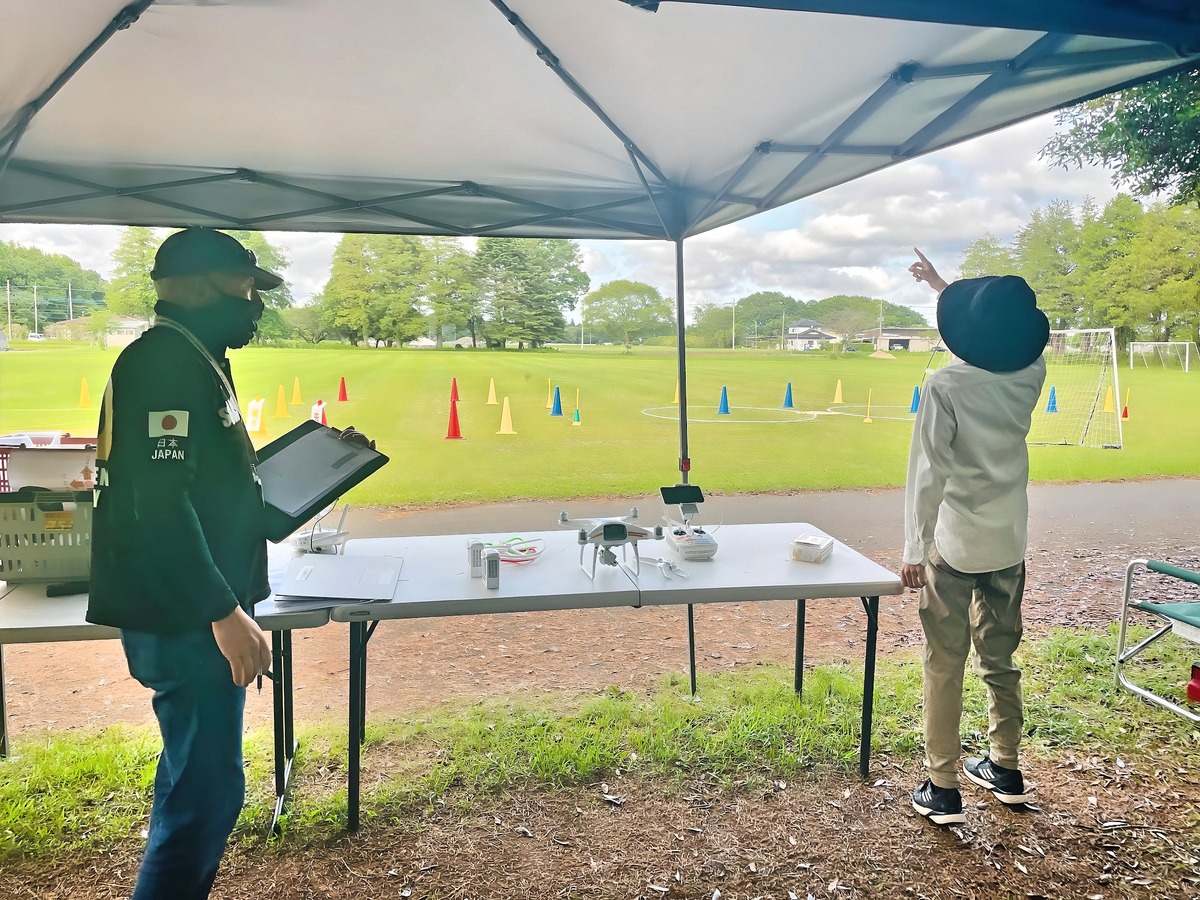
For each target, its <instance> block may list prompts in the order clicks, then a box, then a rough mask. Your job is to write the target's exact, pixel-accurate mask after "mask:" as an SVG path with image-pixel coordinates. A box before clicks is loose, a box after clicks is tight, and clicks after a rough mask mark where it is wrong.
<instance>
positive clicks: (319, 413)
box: [308, 400, 329, 425]
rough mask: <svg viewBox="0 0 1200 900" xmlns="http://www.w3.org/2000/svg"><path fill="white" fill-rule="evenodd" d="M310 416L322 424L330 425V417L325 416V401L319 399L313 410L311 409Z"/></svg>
mask: <svg viewBox="0 0 1200 900" xmlns="http://www.w3.org/2000/svg"><path fill="white" fill-rule="evenodd" d="M308 417H309V418H310V419H312V420H313V421H314V422H320V423H321V424H322V425H328V424H329V419H327V418H325V401H324V400H318V401H317V402H316V403H314V404H313V407H312V410H310V412H309V414H308Z"/></svg>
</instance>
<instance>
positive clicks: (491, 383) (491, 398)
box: [487, 378, 500, 406]
mask: <svg viewBox="0 0 1200 900" xmlns="http://www.w3.org/2000/svg"><path fill="white" fill-rule="evenodd" d="M487 405H488V406H499V405H500V404H499V403H497V402H496V379H495V378H489V379H488V398H487Z"/></svg>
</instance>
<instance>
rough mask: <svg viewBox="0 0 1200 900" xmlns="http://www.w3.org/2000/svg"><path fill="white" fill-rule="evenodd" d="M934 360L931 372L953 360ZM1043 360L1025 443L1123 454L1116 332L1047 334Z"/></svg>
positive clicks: (941, 357)
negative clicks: (1041, 382) (1043, 378)
mask: <svg viewBox="0 0 1200 900" xmlns="http://www.w3.org/2000/svg"><path fill="white" fill-rule="evenodd" d="M939 346H942V345H939ZM934 355H935V357H937V359H936V360H935V361H934V362H933V363H932V366H933V367H934V368H941V367H942V366H944V365H946V364H948V363H949V362H950V360H952V359H953V358H954V357H953V354H951V353H950V352H945V353H935V354H934ZM1042 358H1043V359H1044V360H1045V361H1046V384H1045V386H1044V387H1043V388H1042V396H1041V399H1039V400H1038V405H1037V408H1036V409H1035V410H1034V411H1033V421H1032V424H1031V426H1030V428H1029V437H1028V438H1027V442H1028V443H1030V444H1057V445H1064V446H1071V447H1097V448H1104V449H1109V450H1119V449H1121V440H1122V437H1121V386H1120V384H1118V382H1117V340H1116V334H1115V332H1114V330H1113V329H1111V328H1085V329H1071V330H1067V331H1051V332H1050V340H1049V341H1048V342H1047V344H1046V349H1045V351H1044V352H1043V353H1042Z"/></svg>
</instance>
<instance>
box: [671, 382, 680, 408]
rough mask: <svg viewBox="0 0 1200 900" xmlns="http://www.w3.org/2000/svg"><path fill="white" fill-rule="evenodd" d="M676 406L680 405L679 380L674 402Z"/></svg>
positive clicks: (676, 384) (676, 385) (676, 383)
mask: <svg viewBox="0 0 1200 900" xmlns="http://www.w3.org/2000/svg"><path fill="white" fill-rule="evenodd" d="M672 402H673V403H675V404H676V405H678V404H679V379H678V378H676V379H675V399H674V400H673V401H672Z"/></svg>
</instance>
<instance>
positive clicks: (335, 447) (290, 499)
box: [258, 420, 389, 543]
mask: <svg viewBox="0 0 1200 900" xmlns="http://www.w3.org/2000/svg"><path fill="white" fill-rule="evenodd" d="M341 434H342V433H341V431H339V430H338V429H337V428H331V427H330V426H328V425H322V424H321V423H319V422H314V421H312V420H309V421H307V422H303V423H301V424H300V425H297V426H296V427H295V428H293V429H292V430H291V431H289V432H288V433H287V434H285V435H282V436H281V437H278V438H276V439H275V440H273V441H271V443H269V444H267V445H266V446H265V447H263V448H262V449H261V450H259V451H258V477H259V480H260V481H261V482H262V489H263V501H264V504H265V510H266V514H265V517H264V518H265V525H264V530H265V532H266V537H267V540H269V541H273V542H274V543H279V542H280V541H282V540H285V539H286V538H287V537H288V536H289V535H291V534H293V533H294V532H295V531H297V530H298V529H299V528H300V527H301V526H302V525H303V524H304V523H305V522H307V521H308V520H309V519H311V518H312V517H313V515H315V514H316V513H317V512H318V511H319V510H320V509H322V508H323V507H325V506H328V505H329V504H330V503H331V502H332V501H333V500H335V499H336V498H337V497H339V496H341V495H342V494H343V493H345V492H346V491H348V490H350V488H352V487H354V486H355V485H356V484H358V483H360V482H361V481H363V480H364V479H365V478H366V477H367V476H368V475H370V474H371V473H372V472H374V471H376V470H377V469H380V468H382V467H383V466H384V465H386V464H387V463H388V461H389V460H388V458H387V457H386V456H384V455H383V454H382V453H380V452H379V451H378V450H372V449H370V448H369V447H364V446H362V445H361V444H358V443H355V442H352V441H343V440H341Z"/></svg>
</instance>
